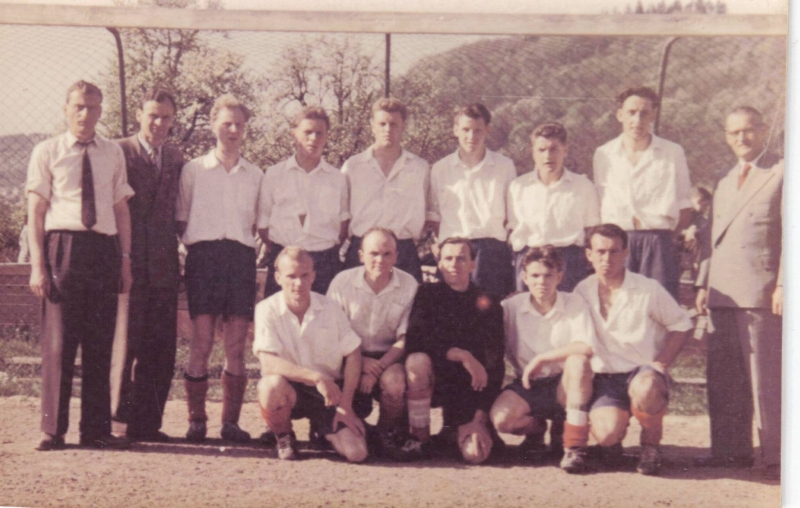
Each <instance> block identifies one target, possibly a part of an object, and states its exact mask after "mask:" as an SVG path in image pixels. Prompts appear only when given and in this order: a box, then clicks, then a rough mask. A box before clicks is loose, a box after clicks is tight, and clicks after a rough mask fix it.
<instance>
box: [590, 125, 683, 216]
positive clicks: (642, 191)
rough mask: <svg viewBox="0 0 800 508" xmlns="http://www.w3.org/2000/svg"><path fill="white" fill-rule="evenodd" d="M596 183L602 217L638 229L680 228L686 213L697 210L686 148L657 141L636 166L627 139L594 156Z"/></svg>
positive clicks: (610, 143)
mask: <svg viewBox="0 0 800 508" xmlns="http://www.w3.org/2000/svg"><path fill="white" fill-rule="evenodd" d="M594 183H595V185H596V186H597V194H598V196H599V198H600V216H601V218H602V221H603V222H604V223H609V222H610V223H613V224H616V225H618V226H619V227H621V228H622V229H625V230H633V229H634V223H633V218H634V217H636V218H637V219H638V220H639V222H640V223H641V226H640V227H639V228H637V229H675V227H676V226H677V225H678V220H679V218H680V211H681V210H682V209H684V208H691V207H692V184H691V181H690V180H689V167H688V166H687V165H686V156H685V155H684V153H683V148H681V146H680V145H678V144H677V143H673V142H671V141H667V140H666V139H663V138H659V137H658V136H655V135H654V136H653V139H652V141H651V142H650V146H648V147H647V149H646V150H645V151H644V152H643V153H642V156H641V158H640V159H639V162H638V163H637V164H636V165H634V164H632V163H631V161H630V160H629V159H628V157H627V156H626V155H625V149H624V148H623V146H622V135H620V136H619V137H618V138H615V139H612V140H611V141H609V142H608V143H606V144H605V145H603V146H601V147H600V148H598V149H597V150H596V151H595V152H594Z"/></svg>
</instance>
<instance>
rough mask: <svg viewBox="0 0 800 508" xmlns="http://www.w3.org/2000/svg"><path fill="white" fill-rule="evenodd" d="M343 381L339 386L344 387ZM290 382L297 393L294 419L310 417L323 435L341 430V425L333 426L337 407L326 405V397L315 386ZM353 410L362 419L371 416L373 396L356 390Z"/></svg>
mask: <svg viewBox="0 0 800 508" xmlns="http://www.w3.org/2000/svg"><path fill="white" fill-rule="evenodd" d="M342 383H343V381H337V382H336V384H337V385H339V388H341V387H342ZM289 384H290V385H292V388H294V391H295V393H296V394H297V402H296V403H295V405H294V407H293V408H292V420H299V419H300V418H308V419H309V420H310V421H311V426H312V428H314V429H316V430H317V431H319V432H320V433H321V434H322V435H323V436H324V435H327V434H333V433H335V432H338V431H339V430H341V427H339V428H338V429H334V428H333V419H334V417H335V416H336V407H335V406H331V407H326V406H325V399H324V398H323V396H322V394H320V393H319V392H318V391H317V389H316V388H315V387H313V386H308V385H306V384H303V383H297V382H294V381H289ZM353 412H355V414H356V416H358V417H359V418H361V419H362V420H363V419H364V418H366V417H367V416H369V414H370V413H371V412H372V396H371V395H369V394H365V393H361V392H359V391H358V390H356V393H355V395H353Z"/></svg>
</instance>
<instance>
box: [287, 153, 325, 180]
mask: <svg viewBox="0 0 800 508" xmlns="http://www.w3.org/2000/svg"><path fill="white" fill-rule="evenodd" d="M286 167H287V169H297V170H300V171H302V172H303V173H306V174H309V175H310V174H312V173H314V172H316V171H317V170H319V171H328V165H327V164H326V163H325V159H323V158H321V157H320V159H319V164H317V165H316V167H314V169H312V170H311V171H308V172H306V170H305V169H303V168H302V167H300V164H299V163H298V162H297V154H296V153H295V154H294V155H292V156H291V157H289V159H288V160H287V161H286Z"/></svg>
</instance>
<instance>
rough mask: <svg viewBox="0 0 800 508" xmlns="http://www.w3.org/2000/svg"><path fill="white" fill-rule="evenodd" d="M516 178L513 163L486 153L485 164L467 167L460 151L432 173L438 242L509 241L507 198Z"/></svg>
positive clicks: (433, 218) (432, 201) (432, 214)
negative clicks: (460, 155) (479, 239)
mask: <svg viewBox="0 0 800 508" xmlns="http://www.w3.org/2000/svg"><path fill="white" fill-rule="evenodd" d="M516 177H517V170H516V168H515V167H514V162H512V160H511V159H509V158H508V157H505V156H503V155H500V154H499V153H497V152H492V151H490V150H486V155H485V156H484V157H483V160H482V161H481V162H480V163H478V164H477V165H476V166H474V167H472V168H470V167H467V165H466V164H464V162H462V161H461V158H460V157H459V156H458V150H456V152H455V153H452V154H450V155H448V156H447V157H445V158H444V159H442V160H440V161H439V162H437V163H436V164H434V165H433V168H432V169H431V198H432V199H431V211H430V216H431V220H434V221H439V222H440V225H439V238H442V239H444V238H450V237H453V236H460V237H464V238H469V239H476V238H495V239H497V240H500V241H501V242H505V241H506V236H507V233H506V228H505V219H506V194H507V192H508V185H509V184H510V183H511V180H513V179H514V178H516Z"/></svg>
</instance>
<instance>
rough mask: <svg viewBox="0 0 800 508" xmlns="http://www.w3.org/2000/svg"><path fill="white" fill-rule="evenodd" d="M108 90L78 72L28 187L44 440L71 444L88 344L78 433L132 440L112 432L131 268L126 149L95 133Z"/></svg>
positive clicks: (114, 441)
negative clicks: (114, 378)
mask: <svg viewBox="0 0 800 508" xmlns="http://www.w3.org/2000/svg"><path fill="white" fill-rule="evenodd" d="M102 102H103V94H102V92H101V91H100V89H99V88H97V86H95V85H93V84H91V83H87V82H86V81H78V82H77V83H75V84H73V85H72V86H71V87H70V88H69V90H68V91H67V102H66V104H65V105H64V115H65V117H66V121H67V132H65V133H63V134H61V135H59V136H56V137H54V138H50V139H48V140H46V141H42V142H41V143H39V144H38V145H36V147H34V149H33V153H32V154H31V160H30V164H29V165H28V179H27V182H26V184H25V190H26V192H27V197H28V235H29V244H30V254H31V278H30V287H31V291H32V292H33V294H35V295H36V296H38V297H40V298H44V305H43V315H42V331H41V343H42V423H41V429H42V432H43V436H42V440H41V442H40V443H39V446H38V447H37V449H38V450H42V451H47V450H56V449H62V448H64V435H65V434H66V433H67V427H68V425H69V399H70V396H71V393H72V376H73V372H74V364H75V355H76V354H77V350H78V346H80V347H81V352H82V355H83V357H82V361H81V365H82V372H83V375H82V376H83V383H82V384H81V424H80V434H81V437H80V442H81V445H83V446H90V447H93V448H127V447H129V446H130V442H129V441H128V440H127V439H118V438H115V437H113V436H112V435H111V403H110V387H109V371H110V367H111V348H112V343H113V339H114V326H115V318H116V315H117V298H118V295H117V294H118V293H120V292H121V293H127V292H128V291H130V288H131V284H132V276H131V217H130V212H129V210H128V202H127V201H128V198H130V197H131V196H132V195H133V189H131V187H130V186H129V185H128V182H127V175H126V172H125V156H124V155H123V153H122V150H121V149H120V147H119V145H117V144H116V143H114V142H113V141H109V140H107V139H104V138H102V137H100V136H99V135H97V134H96V132H95V126H96V125H97V121H98V120H99V119H100V114H101V113H102Z"/></svg>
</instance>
